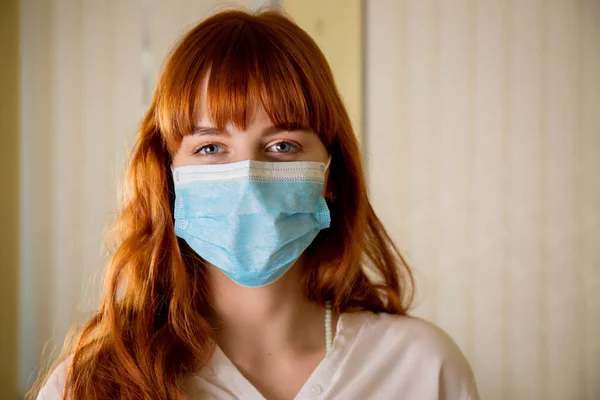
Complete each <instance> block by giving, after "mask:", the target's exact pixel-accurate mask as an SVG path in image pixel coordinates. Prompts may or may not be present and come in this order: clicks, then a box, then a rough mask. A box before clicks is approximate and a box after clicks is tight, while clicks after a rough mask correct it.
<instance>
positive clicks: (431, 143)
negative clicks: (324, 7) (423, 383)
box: [365, 0, 600, 400]
mask: <svg viewBox="0 0 600 400" xmlns="http://www.w3.org/2000/svg"><path fill="white" fill-rule="evenodd" d="M366 4H367V7H366V16H365V17H366V29H367V31H366V38H367V39H366V45H365V47H366V66H365V70H366V71H365V76H366V82H365V87H366V100H365V101H366V104H365V107H366V111H365V118H366V120H367V123H366V132H365V138H366V159H367V165H368V168H369V178H370V184H371V187H370V189H371V194H372V199H373V201H374V203H375V208H376V211H377V212H378V213H379V214H380V215H381V217H382V218H383V220H384V223H385V224H386V225H387V226H388V227H389V228H390V230H391V231H392V233H393V236H394V238H395V239H396V240H397V241H398V243H399V245H400V247H401V248H403V249H404V251H405V253H406V254H407V255H408V258H409V260H410V261H411V263H412V265H413V266H414V268H415V273H416V275H417V279H418V284H419V290H420V292H419V296H418V298H419V301H418V305H417V307H416V309H415V313H416V314H417V315H419V316H422V317H425V318H427V319H429V320H432V321H434V322H436V323H438V324H439V325H440V326H441V327H442V328H444V329H445V330H447V331H448V332H449V333H450V334H451V336H452V337H453V338H454V339H455V340H456V341H457V343H458V344H459V345H460V347H461V348H462V349H463V351H464V352H465V354H466V355H467V357H468V358H469V360H470V361H471V364H472V366H473V368H474V370H475V374H476V377H477V379H478V383H479V386H480V390H481V392H482V398H485V399H528V400H529V399H556V400H559V399H560V400H563V399H589V400H592V399H597V398H600V383H599V381H598V376H599V375H598V374H599V371H600V340H598V338H600V246H599V245H600V177H599V174H600V113H599V112H598V110H599V109H600V41H599V40H598V39H599V38H600V24H599V23H598V21H600V2H598V1H594V0H583V1H562V0H548V1H541V0H539V1H536V0H525V1H501V0H458V1H445V0H404V1H393V0H387V1H367V2H366Z"/></svg>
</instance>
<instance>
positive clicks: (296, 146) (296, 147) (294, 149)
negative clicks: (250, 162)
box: [192, 140, 302, 156]
mask: <svg viewBox="0 0 600 400" xmlns="http://www.w3.org/2000/svg"><path fill="white" fill-rule="evenodd" d="M283 143H285V144H289V145H290V146H291V147H292V150H290V151H287V152H285V151H281V152H277V151H275V152H273V153H280V154H287V153H294V152H299V151H301V150H302V148H301V146H300V145H299V144H298V143H295V142H291V141H289V140H281V141H279V142H276V143H273V144H272V145H270V146H268V147H267V149H270V148H271V147H274V146H277V145H278V144H283ZM208 146H216V147H218V148H221V147H223V146H222V145H220V144H217V143H207V144H202V145H200V146H198V147H196V148H195V149H194V150H193V151H192V154H193V155H197V154H200V152H201V151H202V149H204V148H206V147H208ZM219 153H220V152H217V153H215V154H202V156H216V155H218V154H219Z"/></svg>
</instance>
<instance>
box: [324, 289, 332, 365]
mask: <svg viewBox="0 0 600 400" xmlns="http://www.w3.org/2000/svg"><path fill="white" fill-rule="evenodd" d="M332 333H333V332H332V329H331V302H330V301H329V300H327V302H325V349H326V350H327V354H329V352H330V351H331V346H332V345H333V336H332Z"/></svg>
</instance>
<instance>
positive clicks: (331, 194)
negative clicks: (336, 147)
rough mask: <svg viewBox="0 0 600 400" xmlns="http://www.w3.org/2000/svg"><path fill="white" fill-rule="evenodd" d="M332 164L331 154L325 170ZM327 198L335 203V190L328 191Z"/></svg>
mask: <svg viewBox="0 0 600 400" xmlns="http://www.w3.org/2000/svg"><path fill="white" fill-rule="evenodd" d="M330 164H331V155H329V159H328V160H327V164H325V171H327V170H328V169H329V165H330ZM325 199H326V200H328V201H329V202H331V203H333V201H334V199H335V196H334V195H333V192H329V193H327V196H326V197H325Z"/></svg>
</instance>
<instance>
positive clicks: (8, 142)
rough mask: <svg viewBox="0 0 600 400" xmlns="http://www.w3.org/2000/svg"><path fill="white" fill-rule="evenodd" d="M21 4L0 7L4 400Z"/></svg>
mask: <svg viewBox="0 0 600 400" xmlns="http://www.w3.org/2000/svg"><path fill="white" fill-rule="evenodd" d="M18 3H19V2H18V1H17V0H7V1H3V2H0V48H1V49H2V57H3V61H2V62H1V63H0V132H1V134H0V135H1V136H0V137H1V138H2V145H1V146H0V182H1V183H2V191H1V196H0V221H1V223H0V271H2V279H0V326H1V327H2V329H0V399H16V398H17V299H18V297H17V296H18V294H17V282H18V275H19V274H18V265H19V264H18V260H19V247H18V246H19V223H18V210H19V159H18V154H19V113H18V110H19V86H18V83H19V30H18V21H19V7H18V5H19V4H18Z"/></svg>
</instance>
